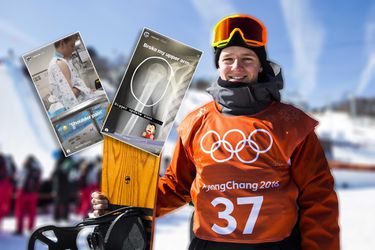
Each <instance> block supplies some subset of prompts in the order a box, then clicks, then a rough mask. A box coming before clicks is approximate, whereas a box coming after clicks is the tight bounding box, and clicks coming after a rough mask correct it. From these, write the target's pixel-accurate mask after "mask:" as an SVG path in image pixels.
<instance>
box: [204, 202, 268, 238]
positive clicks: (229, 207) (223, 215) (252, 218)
mask: <svg viewBox="0 0 375 250" xmlns="http://www.w3.org/2000/svg"><path fill="white" fill-rule="evenodd" d="M262 203H263V196H255V197H239V198H237V204H238V205H245V204H253V208H252V209H251V212H250V215H249V218H248V219H247V222H246V226H245V229H244V231H243V234H252V233H253V229H254V225H255V222H256V221H257V218H258V215H259V211H260V208H261V206H262ZM211 204H212V205H213V206H214V207H216V206H217V205H218V204H224V205H225V210H224V211H222V212H219V213H218V217H219V218H220V219H224V220H226V221H227V222H228V226H226V227H221V226H218V225H216V224H214V225H213V226H212V227H211V229H212V230H213V231H214V232H215V233H218V234H224V235H226V234H231V233H232V232H233V231H234V230H236V227H237V221H236V219H235V218H234V217H233V216H231V213H232V212H233V209H234V206H233V203H232V202H231V201H230V200H229V199H227V198H223V197H217V198H215V199H214V200H213V201H212V202H211Z"/></svg>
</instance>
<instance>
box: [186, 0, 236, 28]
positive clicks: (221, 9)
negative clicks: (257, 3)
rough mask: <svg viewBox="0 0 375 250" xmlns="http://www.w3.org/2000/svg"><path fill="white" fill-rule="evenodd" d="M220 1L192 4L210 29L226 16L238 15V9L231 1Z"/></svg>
mask: <svg viewBox="0 0 375 250" xmlns="http://www.w3.org/2000/svg"><path fill="white" fill-rule="evenodd" d="M218 2H219V1H218V0H205V1H202V0H193V1H192V4H193V6H194V8H195V9H196V10H197V11H198V13H199V15H200V17H201V18H202V19H203V20H204V21H205V22H206V24H207V25H210V27H211V26H212V27H213V25H212V24H215V23H216V22H217V21H219V20H220V19H221V18H223V17H224V16H227V15H229V14H234V13H237V11H236V8H235V7H234V6H233V5H232V4H231V3H230V2H229V1H220V3H218Z"/></svg>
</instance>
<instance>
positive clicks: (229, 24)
mask: <svg viewBox="0 0 375 250" xmlns="http://www.w3.org/2000/svg"><path fill="white" fill-rule="evenodd" d="M236 31H238V32H239V33H240V35H241V36H242V39H243V40H244V41H245V42H246V44H247V45H249V46H255V47H259V46H264V45H265V44H266V42H267V30H266V27H265V26H264V25H263V24H262V23H261V22H260V21H259V20H258V19H256V18H254V17H252V16H248V15H232V16H228V17H225V18H223V19H221V20H220V21H219V22H218V23H217V24H216V25H215V28H214V37H213V41H212V44H211V45H212V47H214V48H221V47H224V46H226V45H227V44H228V42H229V41H230V39H231V38H232V36H233V34H234V33H235V32H236Z"/></svg>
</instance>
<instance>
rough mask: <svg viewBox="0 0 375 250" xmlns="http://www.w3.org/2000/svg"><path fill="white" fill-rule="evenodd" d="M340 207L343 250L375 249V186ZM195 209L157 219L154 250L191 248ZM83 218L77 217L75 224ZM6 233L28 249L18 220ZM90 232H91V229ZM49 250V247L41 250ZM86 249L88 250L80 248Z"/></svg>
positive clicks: (346, 195)
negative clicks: (16, 230) (17, 231)
mask: <svg viewBox="0 0 375 250" xmlns="http://www.w3.org/2000/svg"><path fill="white" fill-rule="evenodd" d="M337 194H338V198H339V204H340V227H341V249H342V250H357V249H361V250H373V249H375V237H374V236H373V233H374V230H375V226H374V222H375V213H374V207H375V199H373V197H375V186H367V187H365V188H357V189H338V190H337ZM192 210H193V208H192V207H190V206H184V207H182V208H181V209H178V210H177V211H175V212H173V213H171V214H168V215H166V216H164V217H161V218H159V219H157V221H156V226H155V228H156V232H155V241H154V250H176V249H177V250H179V249H187V247H188V245H189V223H190V217H191V213H192ZM78 221H79V218H77V217H76V218H74V219H73V220H72V221H71V224H75V223H76V222H78ZM51 223H53V221H52V218H51V217H50V216H47V215H40V216H38V219H37V226H41V225H46V224H51ZM3 228H4V229H3V232H1V233H0V245H1V246H2V249H4V248H3V247H4V246H6V249H7V250H19V249H26V245H27V241H28V236H27V235H23V236H14V235H12V234H11V232H13V231H14V228H15V221H14V218H13V217H9V218H6V219H5V221H4V223H3ZM87 231H89V230H87ZM87 231H85V232H82V235H80V236H79V239H78V241H79V244H80V245H81V246H85V236H86V235H87V234H88V232H87ZM38 249H45V248H38ZM80 249H86V248H84V247H83V248H80Z"/></svg>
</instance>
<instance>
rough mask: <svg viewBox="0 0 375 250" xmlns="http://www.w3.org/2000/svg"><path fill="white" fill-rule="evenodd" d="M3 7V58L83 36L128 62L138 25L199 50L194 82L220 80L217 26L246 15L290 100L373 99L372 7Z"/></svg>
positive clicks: (241, 0)
mask: <svg viewBox="0 0 375 250" xmlns="http://www.w3.org/2000/svg"><path fill="white" fill-rule="evenodd" d="M2 5H3V6H1V7H0V57H2V56H5V55H6V52H7V51H8V49H10V48H12V49H13V50H14V51H15V53H16V55H19V56H20V55H22V54H23V53H26V52H28V51H30V50H33V49H35V48H37V47H40V46H42V45H45V44H47V43H49V42H51V41H53V40H56V39H58V38H60V37H63V36H65V35H67V34H70V33H72V32H74V31H80V32H81V35H82V37H83V39H84V41H85V43H86V45H88V46H92V47H94V48H95V49H96V50H97V52H98V53H99V54H100V55H102V56H105V57H107V58H109V59H111V58H115V57H116V55H117V54H119V53H122V54H124V55H126V56H130V55H131V53H132V50H133V48H134V45H135V42H136V40H137V37H138V35H139V32H140V30H141V29H142V27H148V28H151V29H153V30H155V31H158V32H160V33H162V34H164V35H167V36H169V37H172V38H174V39H177V40H179V41H181V42H184V43H186V44H189V45H191V46H193V47H195V48H197V49H200V50H202V51H203V52H204V54H203V58H202V61H201V63H200V64H199V66H198V69H197V72H196V75H195V77H196V78H206V79H209V80H213V79H215V78H216V77H217V73H216V69H215V68H214V64H213V54H212V49H211V48H210V46H209V44H210V39H211V32H212V28H213V26H214V24H215V23H216V22H217V21H218V20H219V19H220V18H221V17H223V16H226V15H228V14H233V13H247V14H251V15H254V16H256V17H258V18H259V19H260V20H262V21H263V22H264V23H265V25H266V27H267V28H268V38H269V42H268V45H267V49H268V55H269V58H270V59H272V60H274V61H275V62H277V63H279V64H280V65H281V66H282V68H283V74H284V80H285V90H284V93H283V94H284V95H285V96H287V97H289V98H290V97H296V96H299V97H301V98H302V99H303V100H305V101H307V102H308V103H309V104H310V105H312V106H320V105H323V104H326V103H329V102H332V101H335V100H338V99H341V98H342V97H343V96H349V95H353V94H355V95H357V96H372V97H373V96H375V84H374V81H375V74H374V73H375V1H368V0H362V1H354V0H353V1H338V0H331V1H326V0H315V1H312V0H310V1H307V0H299V1H297V0H295V1H292V0H268V1H255V0H252V1H250V0H236V1H234V0H233V1H230V0H191V1H175V0H174V1H172V0H147V1H146V0H127V1H112V0H107V1H105V2H99V1H97V2H95V1H58V2H57V1H17V0H13V1H8V2H7V3H6V5H5V3H2Z"/></svg>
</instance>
